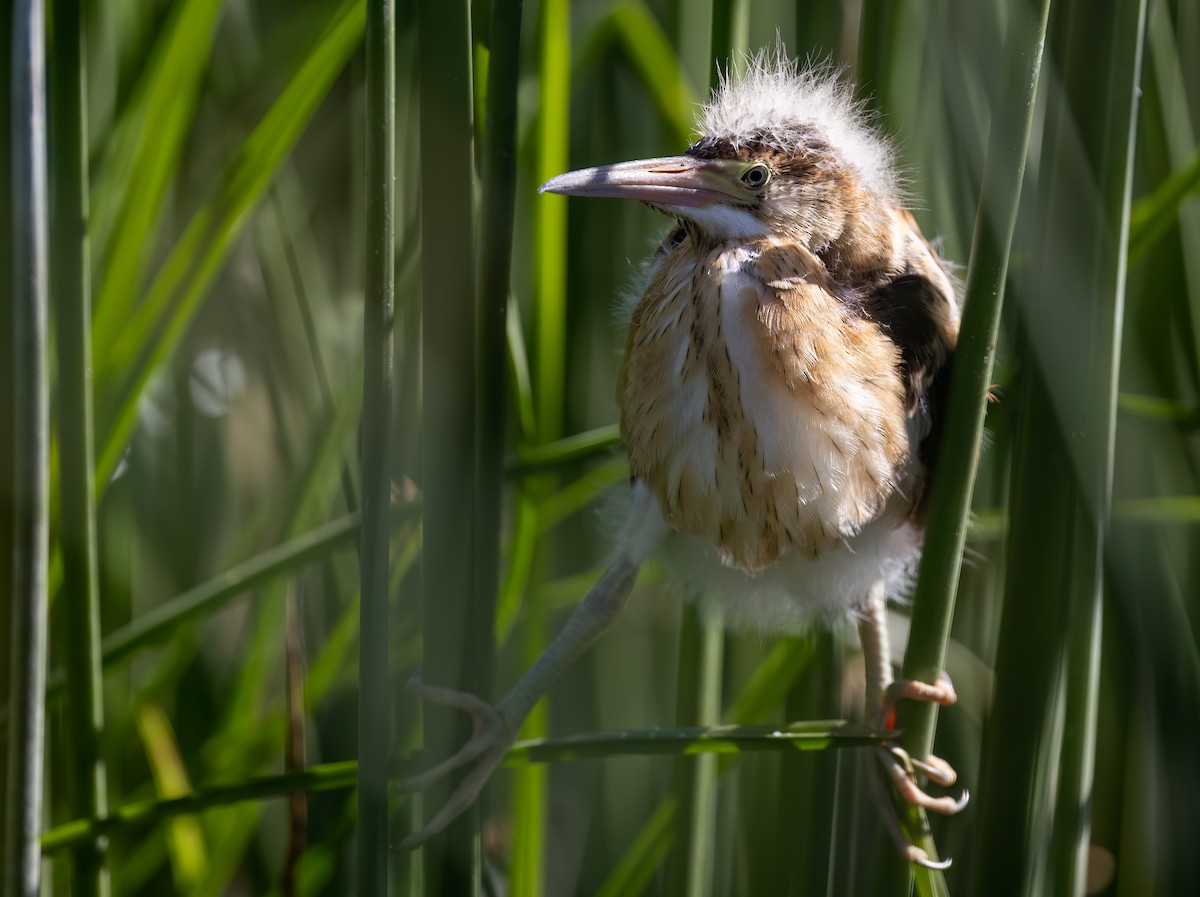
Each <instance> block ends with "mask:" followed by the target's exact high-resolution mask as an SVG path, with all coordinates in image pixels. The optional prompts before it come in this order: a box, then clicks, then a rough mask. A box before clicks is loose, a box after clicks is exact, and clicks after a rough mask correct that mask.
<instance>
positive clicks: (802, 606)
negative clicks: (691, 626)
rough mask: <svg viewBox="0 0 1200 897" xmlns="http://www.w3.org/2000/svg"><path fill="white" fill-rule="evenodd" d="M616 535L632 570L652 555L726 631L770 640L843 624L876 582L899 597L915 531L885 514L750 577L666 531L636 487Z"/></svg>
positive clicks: (910, 568)
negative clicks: (817, 626)
mask: <svg viewBox="0 0 1200 897" xmlns="http://www.w3.org/2000/svg"><path fill="white" fill-rule="evenodd" d="M629 495H630V499H631V501H630V504H629V506H628V508H627V512H626V513H625V514H624V515H622V516H623V517H624V519H625V521H626V525H625V526H624V527H622V528H621V529H620V530H619V531H618V533H617V542H618V551H619V552H621V553H622V554H623V555H624V556H626V557H627V558H629V559H630V560H631V561H633V562H634V563H638V564H641V563H644V562H645V561H646V560H648V559H649V558H650V557H652V556H657V557H658V558H659V559H660V560H661V561H662V562H663V564H664V566H665V567H666V569H667V572H668V575H669V577H670V582H671V584H672V585H673V586H674V587H675V588H677V589H678V590H679V591H680V592H681V594H682V595H683V596H684V597H685V598H686V599H688V600H690V601H695V602H697V603H698V604H699V606H700V607H701V608H702V609H703V610H704V611H705V612H707V613H719V614H720V616H721V617H722V618H723V620H724V622H725V624H726V625H727V626H729V627H730V628H733V629H738V630H745V631H754V632H760V633H763V634H777V633H781V632H795V631H798V630H802V629H804V628H806V627H808V626H809V625H811V624H812V623H813V622H819V621H822V620H831V619H834V618H840V617H843V616H844V615H845V614H846V613H847V612H848V611H850V610H852V609H853V608H855V607H856V606H858V605H860V604H862V603H863V602H864V600H865V599H866V597H867V594H868V592H869V591H870V589H871V588H872V586H874V584H875V583H876V582H879V581H881V580H882V581H883V582H884V583H885V587H886V590H887V595H888V597H889V598H898V597H902V596H903V595H905V594H906V593H907V591H908V589H909V587H910V586H911V584H912V580H913V577H914V575H915V573H916V565H917V561H918V559H919V558H920V551H921V535H922V534H921V532H920V531H919V529H918V528H917V527H916V526H914V525H913V524H911V523H909V522H908V521H907V520H905V519H904V514H903V513H897V514H889V513H886V512H885V513H884V514H883V515H882V516H881V517H880V518H878V519H876V520H874V521H871V522H870V523H868V524H866V525H865V526H863V527H862V529H861V530H859V532H858V533H857V534H856V535H854V536H853V537H851V538H849V539H847V540H845V541H843V542H840V543H837V544H835V545H831V546H827V547H826V548H824V549H823V550H822V551H821V552H820V553H819V554H818V555H816V556H815V557H813V556H810V555H808V554H804V553H800V552H795V551H790V552H786V553H784V554H782V555H781V556H780V557H779V559H778V560H777V561H776V562H775V563H773V564H771V565H769V566H767V567H765V568H763V569H762V570H759V571H758V572H757V573H754V574H750V573H746V572H745V571H743V570H739V569H737V568H735V567H731V566H728V565H727V564H725V563H723V562H722V560H721V556H720V553H719V552H718V551H717V549H716V547H715V546H714V545H713V544H712V543H711V542H709V541H708V540H706V539H705V538H703V537H702V536H697V535H692V534H690V533H683V532H678V531H673V530H671V529H670V527H669V526H668V525H667V523H666V522H665V521H664V519H663V515H662V513H661V511H660V510H659V507H658V500H657V499H656V498H655V496H654V495H653V493H651V492H650V490H649V489H648V488H647V487H646V486H645V485H644V484H642V483H641V482H637V483H635V484H634V486H633V489H632V490H631V492H630V493H629Z"/></svg>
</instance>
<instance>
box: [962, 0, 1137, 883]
mask: <svg viewBox="0 0 1200 897" xmlns="http://www.w3.org/2000/svg"><path fill="white" fill-rule="evenodd" d="M1144 19H1145V4H1144V3H1143V2H1141V0H1110V2H1108V3H1106V4H1104V5H1103V6H1097V4H1094V3H1077V2H1071V0H1064V2H1063V3H1061V4H1060V5H1059V6H1058V8H1057V14H1056V16H1055V21H1054V26H1053V28H1052V32H1053V34H1054V36H1055V40H1054V42H1053V46H1054V52H1055V61H1056V63H1057V69H1058V70H1059V71H1060V72H1061V73H1062V89H1061V90H1060V91H1058V92H1056V93H1055V94H1054V95H1052V96H1051V97H1050V98H1049V102H1048V112H1047V122H1046V149H1045V150H1044V152H1043V160H1044V161H1043V164H1042V171H1043V173H1044V174H1043V178H1044V182H1045V188H1044V190H1043V191H1041V192H1042V193H1043V198H1042V203H1043V205H1044V208H1043V209H1039V212H1040V214H1039V216H1038V220H1040V221H1042V222H1044V227H1045V232H1044V233H1043V234H1042V235H1041V239H1040V240H1039V244H1038V245H1040V246H1043V247H1045V254H1044V261H1043V262H1042V264H1041V265H1040V266H1039V270H1038V271H1037V277H1036V278H1035V279H1034V280H1033V282H1032V283H1031V284H1030V285H1029V287H1028V289H1027V290H1024V291H1022V300H1023V301H1022V327H1023V336H1024V341H1025V344H1026V346H1027V347H1028V352H1027V357H1026V359H1025V360H1024V364H1025V367H1026V368H1027V371H1026V374H1025V376H1026V380H1027V395H1028V399H1027V402H1026V405H1025V409H1024V413H1023V419H1022V422H1021V426H1020V428H1019V430H1018V444H1017V451H1018V454H1017V456H1016V459H1015V462H1014V472H1013V484H1014V485H1013V492H1014V495H1013V500H1012V503H1011V507H1012V511H1011V513H1010V520H1011V521H1013V523H1014V525H1013V526H1012V528H1011V530H1010V541H1011V547H1010V560H1009V567H1008V572H1009V576H1008V581H1007V590H1006V595H1005V606H1004V615H1003V618H1002V622H1001V631H1000V640H999V644H998V647H997V660H996V693H995V699H994V704H993V711H992V716H991V718H990V719H989V724H988V726H987V728H986V729H985V731H984V753H983V769H982V779H981V792H982V793H981V796H982V797H983V798H984V801H983V802H982V807H981V813H982V816H983V821H984V825H983V829H982V831H981V833H980V844H981V845H983V847H982V850H981V851H980V855H979V861H978V865H977V866H976V870H975V871H976V873H977V875H976V882H977V883H978V885H979V887H978V888H977V890H978V892H979V893H982V894H1001V893H1011V890H1009V889H1011V888H1025V887H1030V886H1032V887H1035V888H1041V887H1048V882H1045V883H1043V882H1041V881H1039V880H1038V876H1039V874H1043V875H1047V876H1052V877H1053V881H1054V892H1055V893H1062V894H1082V892H1083V886H1084V873H1085V864H1084V861H1085V851H1086V848H1087V843H1088V835H1089V830H1090V813H1091V810H1090V807H1091V802H1092V794H1091V788H1092V784H1093V782H1092V775H1093V761H1094V751H1095V744H1094V742H1095V734H1096V717H1097V709H1098V708H1097V697H1098V696H1097V692H1098V685H1099V668H1098V664H1099V632H1100V625H1101V602H1102V598H1103V571H1104V563H1103V558H1104V544H1105V537H1106V534H1107V530H1108V525H1109V507H1110V504H1111V481H1112V464H1113V444H1114V435H1115V407H1116V378H1117V373H1118V370H1119V364H1118V353H1119V347H1120V334H1121V321H1122V305H1123V297H1124V290H1123V283H1124V277H1125V252H1126V244H1127V240H1128V216H1129V189H1130V178H1131V171H1130V162H1131V159H1132V140H1133V130H1134V110H1135V109H1136V96H1137V91H1138V73H1139V70H1140V58H1141V42H1142V34H1143V29H1144ZM1098 73H1101V74H1099V75H1098ZM1064 326H1066V327H1067V328H1069V329H1067V330H1063V327H1064ZM1060 337H1061V338H1060ZM1017 521H1020V525H1019V526H1017V525H1016V523H1017ZM1054 521H1059V522H1060V523H1061V525H1060V526H1057V527H1054V526H1052V524H1053V522H1054ZM1048 524H1051V525H1048ZM1031 661H1032V662H1031ZM1064 661H1065V662H1064ZM1064 676H1065V690H1064V684H1063V678H1064ZM1064 695H1065V701H1064V700H1063V697H1064ZM1060 714H1061V715H1060ZM1018 719H1020V720H1021V721H1022V722H1021V724H1019V725H1018V724H1017V720H1018ZM1031 720H1032V723H1031V722H1030V721H1031ZM1059 726H1061V727H1062V728H1061V731H1060V730H1059V728H1058V727H1059ZM1059 743H1061V748H1058V753H1057V755H1056V746H1057V745H1058V744H1059ZM1014 758H1015V762H1014ZM1045 767H1050V768H1053V769H1055V770H1056V777H1057V781H1058V792H1057V796H1056V798H1055V799H1054V800H1053V801H1051V799H1050V798H1049V797H1047V796H1045V791H1046V788H1047V785H1048V782H1047V776H1046V774H1045V773H1044V772H1043V768H1045ZM984 788H986V789H987V790H986V791H983V789H984ZM1051 813H1052V814H1053V815H1052V816H1051V815H1050V814H1051ZM1051 826H1052V828H1051ZM1002 832H1007V833H1012V832H1022V833H1023V836H1022V837H1019V838H1012V837H1011V836H1010V838H1009V843H1008V844H1006V845H1005V848H1004V850H1003V851H1000V850H998V849H997V847H996V846H995V845H992V844H989V843H988V840H987V839H988V838H989V837H995V836H998V835H1000V834H1001V833H1002ZM1047 845H1049V847H1048V848H1047ZM1047 852H1049V856H1048V857H1047V855H1046V854H1047ZM1047 859H1048V861H1049V870H1048V871H1046V868H1047V864H1046V861H1047Z"/></svg>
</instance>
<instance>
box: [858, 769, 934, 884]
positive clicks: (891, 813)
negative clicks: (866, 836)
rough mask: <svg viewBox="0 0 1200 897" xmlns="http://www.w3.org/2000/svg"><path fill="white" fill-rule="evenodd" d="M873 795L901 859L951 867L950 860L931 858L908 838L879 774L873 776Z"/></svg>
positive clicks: (921, 864)
mask: <svg viewBox="0 0 1200 897" xmlns="http://www.w3.org/2000/svg"><path fill="white" fill-rule="evenodd" d="M871 795H872V797H873V798H874V799H875V804H876V806H877V807H878V808H879V814H880V819H881V820H882V821H883V827H884V828H885V829H886V830H887V833H888V835H889V836H890V837H891V839H892V843H893V844H895V845H896V851H897V852H898V853H899V854H900V857H901V859H903V860H904V861H905V862H907V863H913V864H915V865H917V866H924V867H925V868H927V869H948V868H950V860H948V859H947V860H931V859H930V858H929V854H928V853H926V852H925V851H924V849H922V848H921V847H919V846H917V845H916V844H913V843H912V842H911V841H909V840H908V838H907V837H906V836H905V834H904V829H903V828H902V827H901V826H900V818H899V817H898V816H897V815H896V806H895V804H893V803H892V799H891V797H890V796H889V795H888V793H887V791H886V790H885V789H884V787H883V780H882V779H881V778H880V777H879V776H871Z"/></svg>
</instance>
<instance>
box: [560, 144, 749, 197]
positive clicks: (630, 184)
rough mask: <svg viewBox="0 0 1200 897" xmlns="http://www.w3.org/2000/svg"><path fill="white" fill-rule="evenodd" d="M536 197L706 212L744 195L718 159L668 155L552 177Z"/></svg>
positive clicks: (742, 190) (727, 169)
mask: <svg viewBox="0 0 1200 897" xmlns="http://www.w3.org/2000/svg"><path fill="white" fill-rule="evenodd" d="M538 192H539V193H563V194H566V195H567V196H612V197H616V198H618V199H637V200H641V201H642V202H648V203H652V204H654V205H656V206H685V207H689V208H704V207H706V206H711V205H713V204H715V203H722V202H723V203H728V202H730V200H733V201H735V202H745V201H746V200H747V195H746V192H745V191H744V189H743V188H741V186H740V185H739V184H738V182H737V180H736V179H735V178H734V177H732V176H731V172H730V170H729V168H728V167H727V163H726V162H725V161H724V160H720V159H693V158H692V157H691V156H668V157H666V158H662V159H641V160H639V161H637V162H619V163H617V164H616V165H601V166H599V167H598V168H583V169H580V170H579V171H570V172H567V173H566V174H560V175H559V176H558V177H556V178H552V179H550V180H548V181H546V183H544V184H542V186H540V187H538Z"/></svg>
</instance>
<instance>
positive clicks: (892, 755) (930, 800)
mask: <svg viewBox="0 0 1200 897" xmlns="http://www.w3.org/2000/svg"><path fill="white" fill-rule="evenodd" d="M878 756H879V758H880V765H881V766H882V767H883V770H884V772H885V773H886V774H887V777H888V780H889V781H890V782H891V783H892V787H893V788H895V789H896V793H897V794H899V795H900V798H901V800H903V801H904V802H905V803H908V804H912V805H913V806H914V807H921V808H922V809H924V810H928V811H929V812H930V813H937V814H939V815H941V816H953V815H954V814H955V813H959V812H961V811H962V810H963V808H964V807H966V805H967V802H968V801H969V800H970V798H971V795H970V793H969V792H968V791H967V790H966V789H963V793H962V795H960V796H959V797H958V798H957V799H955V798H953V797H933V796H932V795H930V794H927V793H926V792H925V791H924V790H922V788H921V787H920V786H919V785H918V784H917V782H916V779H915V778H914V777H913V774H912V770H911V768H910V765H917V764H915V763H914V762H913V761H912V760H911V759H910V758H909V757H908V755H907V754H905V753H904V751H902V750H900V748H891V749H888V748H880V749H879V751H878ZM934 759H937V758H934ZM943 762H944V761H943ZM921 765H926V764H921ZM947 768H949V767H947ZM935 771H936V770H935Z"/></svg>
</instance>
